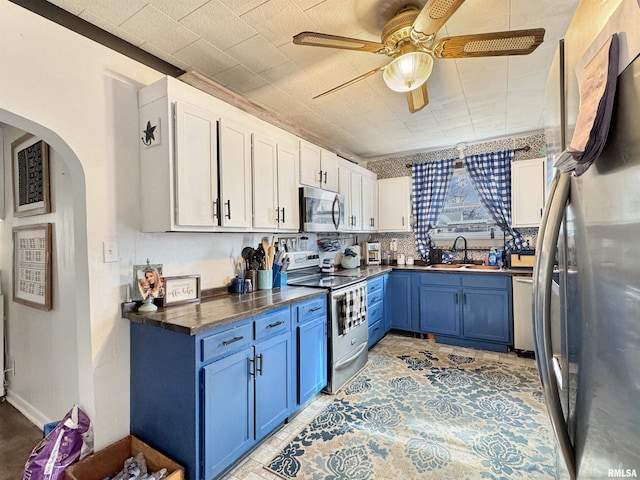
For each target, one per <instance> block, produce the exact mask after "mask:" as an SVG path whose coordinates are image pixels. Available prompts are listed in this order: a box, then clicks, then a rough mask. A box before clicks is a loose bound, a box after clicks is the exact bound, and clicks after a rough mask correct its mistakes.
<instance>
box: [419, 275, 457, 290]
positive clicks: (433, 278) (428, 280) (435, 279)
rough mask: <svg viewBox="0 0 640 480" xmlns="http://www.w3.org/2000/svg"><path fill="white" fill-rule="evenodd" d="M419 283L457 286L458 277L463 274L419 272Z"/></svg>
mask: <svg viewBox="0 0 640 480" xmlns="http://www.w3.org/2000/svg"><path fill="white" fill-rule="evenodd" d="M418 275H419V276H420V285H449V286H456V287H457V286H459V285H460V277H464V276H465V275H460V274H455V273H449V272H446V273H419V274H418Z"/></svg>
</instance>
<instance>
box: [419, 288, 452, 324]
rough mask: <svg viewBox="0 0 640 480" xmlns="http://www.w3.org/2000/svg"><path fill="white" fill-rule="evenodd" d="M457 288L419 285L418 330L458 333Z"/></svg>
mask: <svg viewBox="0 0 640 480" xmlns="http://www.w3.org/2000/svg"><path fill="white" fill-rule="evenodd" d="M459 290H460V289H459V288H456V287H446V286H435V285H425V286H420V287H419V289H418V292H419V295H420V297H419V304H420V331H422V332H428V333H436V334H437V333H439V334H442V335H456V336H457V335H460V333H461V332H460V323H461V322H460V304H459V302H460V296H461V295H460V292H459Z"/></svg>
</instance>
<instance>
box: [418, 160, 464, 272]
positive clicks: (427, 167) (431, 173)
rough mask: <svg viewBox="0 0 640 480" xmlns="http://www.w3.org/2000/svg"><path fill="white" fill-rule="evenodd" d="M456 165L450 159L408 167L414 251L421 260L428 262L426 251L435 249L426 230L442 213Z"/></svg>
mask: <svg viewBox="0 0 640 480" xmlns="http://www.w3.org/2000/svg"><path fill="white" fill-rule="evenodd" d="M455 165H456V160H455V159H454V158H451V159H449V160H437V161H434V162H424V163H414V164H413V165H412V166H411V176H412V188H411V190H412V193H413V212H414V215H415V217H416V224H415V227H414V231H415V235H416V249H417V250H418V253H419V254H420V257H422V259H423V260H428V257H429V250H430V249H431V248H433V247H434V246H435V245H434V243H433V241H432V240H431V235H429V230H430V229H431V228H432V227H433V226H434V225H435V224H436V222H437V221H438V217H439V216H440V213H442V209H443V208H444V200H445V198H446V197H447V190H449V186H450V185H451V177H453V169H454V168H455Z"/></svg>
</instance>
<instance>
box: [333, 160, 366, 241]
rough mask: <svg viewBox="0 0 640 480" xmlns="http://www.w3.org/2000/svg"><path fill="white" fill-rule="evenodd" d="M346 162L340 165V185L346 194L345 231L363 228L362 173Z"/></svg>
mask: <svg viewBox="0 0 640 480" xmlns="http://www.w3.org/2000/svg"><path fill="white" fill-rule="evenodd" d="M346 163H347V162H346V160H345V161H344V163H342V164H340V166H339V167H338V187H339V192H338V193H340V194H341V195H343V196H344V227H343V230H345V231H361V230H362V206H361V205H362V175H361V174H360V173H358V172H356V171H354V169H352V168H351V167H350V166H348V165H347V164H346Z"/></svg>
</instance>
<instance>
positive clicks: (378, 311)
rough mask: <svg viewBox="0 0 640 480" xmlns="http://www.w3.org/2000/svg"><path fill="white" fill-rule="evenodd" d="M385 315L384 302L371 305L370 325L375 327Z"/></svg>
mask: <svg viewBox="0 0 640 480" xmlns="http://www.w3.org/2000/svg"><path fill="white" fill-rule="evenodd" d="M383 314H384V307H383V303H382V302H378V303H376V304H374V305H371V306H370V307H369V309H368V310H367V315H368V321H369V325H373V324H374V323H376V322H377V321H379V320H381V319H382V316H383Z"/></svg>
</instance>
